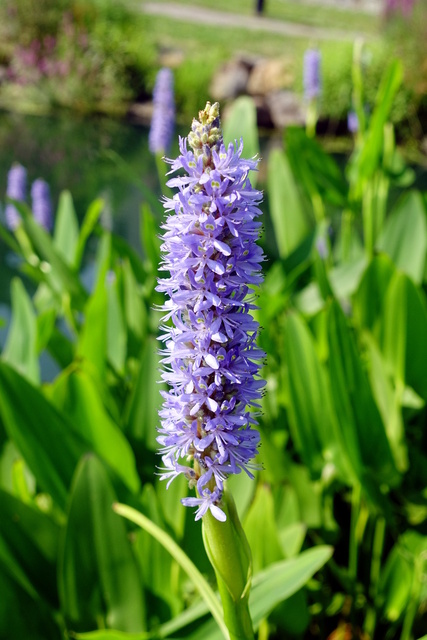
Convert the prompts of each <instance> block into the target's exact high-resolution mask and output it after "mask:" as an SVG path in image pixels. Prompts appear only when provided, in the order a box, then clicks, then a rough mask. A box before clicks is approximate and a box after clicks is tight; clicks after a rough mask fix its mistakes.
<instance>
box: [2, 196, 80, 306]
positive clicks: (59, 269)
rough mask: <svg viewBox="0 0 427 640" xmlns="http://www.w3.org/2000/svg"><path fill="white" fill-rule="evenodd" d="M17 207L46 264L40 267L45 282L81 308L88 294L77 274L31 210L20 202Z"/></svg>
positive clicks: (33, 242)
mask: <svg viewBox="0 0 427 640" xmlns="http://www.w3.org/2000/svg"><path fill="white" fill-rule="evenodd" d="M15 206H16V207H17V209H18V210H19V213H20V215H21V217H22V220H23V223H24V228H25V232H26V234H27V235H28V238H29V239H30V241H31V243H32V245H33V247H34V249H35V251H36V252H37V254H38V256H39V258H40V260H42V261H44V264H43V265H39V266H40V269H41V273H42V275H43V277H44V279H45V281H46V282H47V283H48V285H49V286H50V287H51V289H52V291H54V292H55V293H56V294H57V295H59V296H61V297H62V296H63V295H67V296H70V297H71V298H72V299H73V300H74V302H75V304H76V306H77V307H78V308H81V307H82V305H83V304H84V301H85V300H86V297H87V294H86V292H85V290H84V288H83V285H82V284H81V282H80V280H79V278H78V276H77V274H76V273H75V272H74V271H73V270H72V269H71V268H70V267H69V265H68V264H67V262H66V260H64V258H63V256H62V254H61V252H60V251H59V250H58V248H57V247H56V246H55V245H54V243H53V240H52V238H51V236H50V235H49V234H48V233H47V231H45V229H44V228H43V227H42V226H40V225H39V224H38V223H37V222H36V220H35V219H34V217H33V215H32V214H31V212H30V210H29V209H28V208H27V207H26V206H25V205H24V204H22V203H19V202H16V203H15Z"/></svg>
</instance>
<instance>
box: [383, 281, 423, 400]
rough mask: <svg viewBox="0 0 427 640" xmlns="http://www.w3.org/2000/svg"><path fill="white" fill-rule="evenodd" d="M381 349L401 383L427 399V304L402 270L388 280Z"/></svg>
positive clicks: (421, 293) (420, 291) (421, 292)
mask: <svg viewBox="0 0 427 640" xmlns="http://www.w3.org/2000/svg"><path fill="white" fill-rule="evenodd" d="M382 349H383V353H384V356H385V358H386V361H387V362H388V363H389V365H390V366H391V367H392V371H393V373H394V376H395V378H396V380H397V381H398V382H399V384H401V386H408V387H412V388H413V389H414V390H415V392H416V393H417V394H418V395H419V396H421V397H422V398H424V400H426V399H427V368H426V362H427V303H426V298H425V295H424V293H423V291H422V290H421V289H418V288H417V287H416V286H415V285H414V283H413V282H412V280H411V279H410V278H408V277H407V276H406V275H405V274H403V273H396V274H395V275H394V277H393V279H392V281H391V282H390V285H389V288H388V290H387V296H386V300H385V305H384V313H383V319H382Z"/></svg>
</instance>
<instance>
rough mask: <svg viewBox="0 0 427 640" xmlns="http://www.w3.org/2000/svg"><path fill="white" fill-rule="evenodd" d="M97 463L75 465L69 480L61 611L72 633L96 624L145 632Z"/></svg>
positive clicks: (130, 563) (126, 549)
mask: <svg viewBox="0 0 427 640" xmlns="http://www.w3.org/2000/svg"><path fill="white" fill-rule="evenodd" d="M115 499H116V497H115V494H114V491H113V488H112V486H111V484H110V481H109V479H108V475H107V472H106V470H105V469H104V467H103V465H102V463H101V462H100V460H98V459H97V458H96V457H95V456H93V455H88V456H85V457H84V458H83V459H82V461H81V462H80V464H79V466H78V468H77V470H76V473H75V476H74V480H73V485H72V488H71V493H70V502H69V506H68V520H67V526H66V528H65V531H64V537H63V540H62V550H61V554H60V564H59V566H60V569H59V571H60V573H59V593H60V600H61V608H62V611H63V613H64V616H65V618H66V619H67V620H68V621H69V623H70V625H71V628H74V629H77V630H78V629H82V628H83V629H90V628H96V627H97V626H98V624H99V616H100V615H102V617H103V626H106V627H108V628H113V629H119V630H121V631H133V632H136V631H143V630H144V629H145V616H146V612H145V605H144V596H143V592H142V588H141V582H140V577H139V574H138V570H137V564H136V560H135V558H134V556H133V553H132V549H131V547H130V543H129V540H128V538H127V533H126V527H125V524H124V521H123V520H122V519H121V518H120V517H119V516H118V515H116V514H115V513H114V512H113V510H112V505H113V503H114V501H115Z"/></svg>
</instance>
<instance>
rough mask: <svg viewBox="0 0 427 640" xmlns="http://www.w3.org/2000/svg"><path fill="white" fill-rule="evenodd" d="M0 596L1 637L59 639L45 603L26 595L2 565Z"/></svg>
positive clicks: (56, 627)
mask: <svg viewBox="0 0 427 640" xmlns="http://www.w3.org/2000/svg"><path fill="white" fill-rule="evenodd" d="M0 593H1V605H0V606H1V609H0V612H1V615H0V637H1V638H28V639H29V638H31V640H59V638H60V637H61V631H60V630H59V628H58V626H57V623H56V622H55V621H54V616H53V615H52V613H51V611H49V609H48V607H47V606H46V604H45V602H44V601H43V600H41V599H39V598H38V597H37V596H36V595H35V596H34V597H31V596H30V595H28V593H27V592H26V591H25V590H24V589H23V588H22V586H21V585H20V584H19V583H18V582H17V581H16V580H15V579H14V578H13V576H12V575H11V574H10V572H9V571H8V569H7V568H6V567H4V566H0Z"/></svg>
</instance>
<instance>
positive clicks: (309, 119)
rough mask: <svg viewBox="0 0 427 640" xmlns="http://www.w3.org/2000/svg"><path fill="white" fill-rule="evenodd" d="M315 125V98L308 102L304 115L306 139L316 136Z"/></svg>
mask: <svg viewBox="0 0 427 640" xmlns="http://www.w3.org/2000/svg"><path fill="white" fill-rule="evenodd" d="M316 125H317V103H316V98H313V99H312V100H310V102H309V104H308V107H307V113H306V122H305V132H306V134H307V138H314V137H315V135H316Z"/></svg>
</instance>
